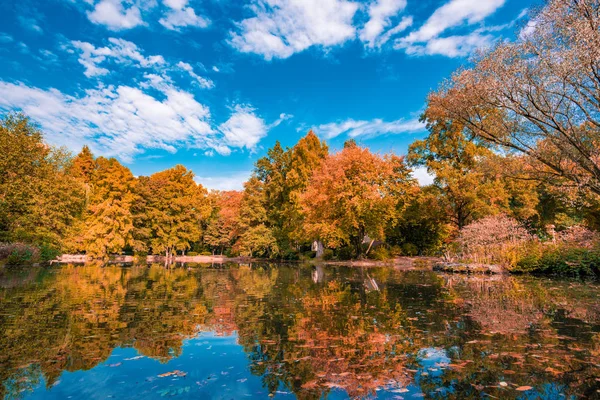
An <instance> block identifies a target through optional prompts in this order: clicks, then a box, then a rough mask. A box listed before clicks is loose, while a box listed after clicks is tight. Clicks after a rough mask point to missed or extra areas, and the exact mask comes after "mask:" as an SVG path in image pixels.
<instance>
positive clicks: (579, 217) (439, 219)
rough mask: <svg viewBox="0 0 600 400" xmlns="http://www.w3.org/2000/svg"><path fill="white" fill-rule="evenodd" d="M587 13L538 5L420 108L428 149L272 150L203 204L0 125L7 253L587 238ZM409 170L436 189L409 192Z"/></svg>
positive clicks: (167, 177)
mask: <svg viewBox="0 0 600 400" xmlns="http://www.w3.org/2000/svg"><path fill="white" fill-rule="evenodd" d="M599 15H600V5H599V2H597V1H594V2H571V1H568V2H565V1H550V2H549V3H548V4H547V5H546V7H545V8H543V9H541V10H540V11H539V12H538V13H537V14H536V15H535V16H534V17H533V19H534V21H535V24H534V25H533V26H534V28H533V29H529V30H527V34H523V35H521V36H520V37H519V39H518V40H517V41H515V42H503V43H500V44H498V45H497V46H496V47H495V48H493V49H491V50H490V51H488V52H487V53H484V54H481V55H480V56H479V57H478V59H476V60H475V61H474V64H473V66H472V67H471V68H468V69H462V70H460V71H458V72H457V73H455V74H454V75H453V76H452V78H451V79H450V80H448V81H447V82H445V83H444V84H443V85H442V86H441V88H440V89H439V90H438V91H437V92H433V93H431V94H430V95H429V97H428V99H427V107H426V110H425V112H424V113H423V115H422V120H423V121H424V122H425V123H426V125H427V128H428V130H429V135H428V136H427V137H426V138H425V139H424V140H418V141H416V142H414V143H413V144H412V145H411V146H410V148H409V151H408V155H407V156H406V157H399V156H397V155H394V154H387V155H379V154H374V153H372V152H371V151H369V150H368V149H367V148H363V147H361V146H360V145H358V144H357V143H355V142H354V141H352V140H350V141H348V142H346V144H345V145H344V148H343V149H342V150H340V151H339V152H337V153H331V152H330V151H329V149H328V147H327V145H326V144H325V143H324V142H323V141H322V140H320V139H319V138H318V137H317V136H316V135H315V134H314V133H312V132H309V133H308V135H307V136H305V137H304V138H302V139H301V140H300V141H299V142H298V143H297V144H296V145H295V146H293V147H292V148H286V149H284V148H282V147H281V145H280V144H279V143H277V144H276V145H275V146H274V147H273V148H272V149H270V150H269V151H268V154H267V156H266V157H264V158H261V159H260V160H258V162H257V163H256V166H255V169H254V172H253V173H252V176H251V177H250V179H249V180H248V182H246V183H245V187H244V190H243V191H242V192H236V191H229V192H216V191H212V192H209V191H207V190H206V189H205V188H203V187H202V186H201V185H198V184H197V183H196V182H195V181H194V175H193V173H192V172H191V171H189V170H187V169H186V168H185V167H183V166H176V167H174V168H172V169H168V170H166V171H163V172H159V173H156V174H154V175H152V176H150V177H139V178H136V177H134V176H133V175H132V173H131V172H130V171H129V169H127V168H126V167H124V166H123V165H121V164H120V163H119V162H118V161H117V160H116V159H106V158H104V157H98V158H96V157H94V156H93V155H92V153H91V152H90V150H89V149H88V148H87V147H84V148H83V150H82V151H81V152H80V153H79V154H78V155H76V156H74V157H72V156H71V155H69V154H68V152H66V151H65V150H64V149H55V148H52V147H50V146H48V145H46V144H45V142H44V141H43V136H42V133H41V132H40V131H39V130H38V129H37V128H36V127H35V126H34V125H33V124H32V123H31V122H30V121H29V120H28V119H27V118H26V117H25V116H23V115H20V114H9V115H7V116H5V117H4V119H3V120H2V123H1V126H0V154H1V156H0V231H1V232H2V235H3V236H4V241H7V242H28V243H37V244H40V245H41V246H42V247H43V248H54V249H57V250H60V251H62V252H86V253H87V254H89V255H92V256H94V257H105V256H107V255H109V254H112V253H121V252H131V253H137V254H146V253H153V254H165V255H167V256H169V255H172V254H175V253H181V252H187V253H188V254H190V252H191V253H201V252H209V253H219V254H221V253H224V254H228V255H251V256H258V257H270V258H282V259H298V258H301V257H303V256H308V255H312V253H311V244H312V243H313V242H315V241H318V242H320V243H322V244H323V246H324V248H325V252H324V254H323V255H324V257H325V258H334V257H335V258H338V259H348V258H353V257H362V256H371V257H374V258H378V259H384V258H387V257H389V256H393V255H399V254H405V255H416V254H442V253H444V252H446V253H448V252H454V253H456V254H459V253H460V252H461V251H462V252H463V253H465V252H464V250H465V249H464V248H462V249H460V248H456V246H459V245H460V243H463V247H464V246H467V247H468V243H467V244H466V245H465V244H464V240H463V241H462V242H461V240H458V242H456V243H458V244H454V243H455V239H456V238H457V237H460V234H461V233H460V232H461V231H462V230H463V228H465V227H468V226H469V225H471V224H473V223H476V222H477V221H480V220H482V219H483V218H487V217H490V216H498V217H497V218H498V221H497V223H496V225H494V223H493V222H490V220H489V219H486V224H487V225H485V226H487V228H486V229H492V230H493V227H494V226H496V227H497V229H501V227H502V226H518V229H517V228H515V229H516V230H517V231H519V229H520V228H523V229H525V230H526V231H527V233H528V234H529V235H533V236H535V237H536V238H537V239H536V240H538V241H540V242H544V241H556V237H555V233H556V232H560V231H564V230H567V229H568V228H570V227H573V226H577V227H584V226H585V229H586V230H587V232H593V231H596V230H598V228H599V226H600V198H599V196H600V100H599V99H598V93H599V88H600V30H598V29H597V27H598V26H600V17H599ZM414 167H425V168H426V169H427V171H428V172H429V173H431V174H432V175H434V176H435V182H434V183H433V184H432V185H430V186H427V187H419V185H418V183H417V182H416V180H415V179H414V178H412V176H411V168H414ZM505 218H509V219H510V222H507V221H506V220H505ZM507 224H508V225H507ZM514 224H516V225H514ZM490 232H491V231H490ZM490 234H491V233H490ZM567 236H568V235H567ZM513 239H514V238H511V237H509V238H507V239H506V240H508V241H512V240H513ZM453 246H454V247H453ZM522 258H523V256H522V255H518V256H515V257H514V259H515V260H520V259H522ZM512 263H513V264H514V263H518V261H514V260H513V262H512Z"/></svg>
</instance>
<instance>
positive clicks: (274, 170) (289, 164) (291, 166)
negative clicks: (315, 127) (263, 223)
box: [256, 130, 328, 249]
mask: <svg viewBox="0 0 600 400" xmlns="http://www.w3.org/2000/svg"><path fill="white" fill-rule="evenodd" d="M327 154H328V148H327V145H326V144H325V143H324V142H322V141H321V140H320V139H319V138H318V137H317V135H315V134H314V132H313V131H312V130H311V131H309V132H308V134H307V135H306V136H305V137H303V138H302V139H300V140H299V141H298V143H297V144H296V145H295V146H294V147H292V148H288V149H285V150H284V149H283V148H282V147H281V144H280V143H279V142H277V143H276V144H275V146H274V147H273V148H271V149H269V151H268V153H267V156H266V157H263V158H261V159H260V160H258V161H257V163H256V176H257V178H258V179H259V180H260V181H261V182H263V184H264V196H265V201H266V203H265V205H266V210H267V219H268V223H269V224H270V226H271V227H272V228H273V230H274V233H275V235H276V237H277V239H278V242H279V243H280V245H281V246H284V247H286V248H294V249H297V248H298V245H299V244H302V243H304V242H305V241H306V240H305V239H304V235H303V234H302V220H303V215H302V207H301V205H300V196H301V194H302V192H303V191H304V190H305V189H306V187H307V186H308V182H309V179H310V177H311V176H312V173H313V171H314V170H315V169H316V168H317V167H318V166H319V165H320V164H321V163H322V162H323V160H324V158H325V157H326V156H327Z"/></svg>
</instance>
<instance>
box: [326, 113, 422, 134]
mask: <svg viewBox="0 0 600 400" xmlns="http://www.w3.org/2000/svg"><path fill="white" fill-rule="evenodd" d="M424 130H425V124H424V123H422V122H420V121H419V120H418V119H410V120H405V119H398V120H395V121H390V122H385V121H383V120H381V119H378V118H376V119H373V120H370V121H355V120H353V119H347V120H345V121H341V122H332V123H329V124H323V125H319V126H318V127H317V128H316V129H315V132H316V133H317V134H319V135H320V136H322V137H324V138H325V139H332V138H335V137H337V136H340V135H342V134H345V135H346V136H348V137H351V138H357V137H365V138H368V137H374V136H379V135H385V134H398V133H412V132H421V131H424Z"/></svg>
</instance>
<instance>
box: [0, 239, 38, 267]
mask: <svg viewBox="0 0 600 400" xmlns="http://www.w3.org/2000/svg"><path fill="white" fill-rule="evenodd" d="M0 259H6V264H7V265H28V264H32V263H35V262H38V261H40V249H39V248H37V247H35V246H31V245H28V244H24V243H5V244H1V245H0Z"/></svg>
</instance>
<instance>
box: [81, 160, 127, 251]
mask: <svg viewBox="0 0 600 400" xmlns="http://www.w3.org/2000/svg"><path fill="white" fill-rule="evenodd" d="M91 182H92V186H93V191H92V192H91V195H90V200H89V207H88V210H87V212H86V216H85V217H84V219H83V220H82V221H81V222H80V223H79V224H78V225H77V226H76V227H75V229H74V232H73V233H72V238H71V247H72V248H75V249H77V250H84V251H85V252H86V253H87V254H88V255H91V256H92V257H98V258H103V257H106V256H107V255H109V254H111V253H118V252H120V251H122V250H123V248H124V247H125V246H127V245H131V244H132V243H133V230H134V227H133V215H132V212H131V207H132V205H133V204H134V203H135V202H136V200H137V196H136V195H135V184H136V179H135V178H134V176H133V174H132V173H131V171H130V170H129V169H128V168H126V167H124V166H123V165H121V164H120V163H119V162H118V161H117V160H116V159H114V158H109V159H107V158H104V157H99V158H98V159H96V169H95V172H94V179H93V180H92V181H91Z"/></svg>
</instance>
